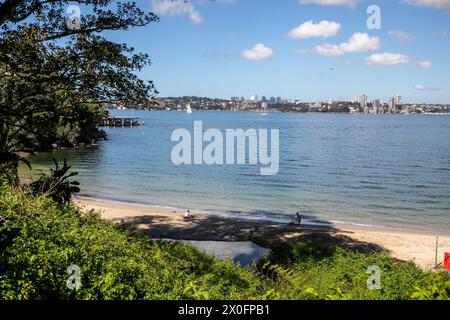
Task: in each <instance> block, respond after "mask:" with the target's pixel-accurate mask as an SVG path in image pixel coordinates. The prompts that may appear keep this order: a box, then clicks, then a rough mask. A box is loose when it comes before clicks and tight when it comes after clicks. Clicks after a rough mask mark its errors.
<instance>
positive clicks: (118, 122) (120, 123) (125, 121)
mask: <svg viewBox="0 0 450 320" xmlns="http://www.w3.org/2000/svg"><path fill="white" fill-rule="evenodd" d="M99 125H100V126H102V127H137V126H140V125H144V121H141V120H139V118H130V117H113V116H109V117H108V118H105V119H104V120H103V121H101V122H100V123H99Z"/></svg>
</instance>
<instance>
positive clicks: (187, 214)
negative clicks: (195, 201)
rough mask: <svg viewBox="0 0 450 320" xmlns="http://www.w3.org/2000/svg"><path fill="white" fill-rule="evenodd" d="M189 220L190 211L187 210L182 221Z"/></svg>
mask: <svg viewBox="0 0 450 320" xmlns="http://www.w3.org/2000/svg"><path fill="white" fill-rule="evenodd" d="M190 218H191V210H189V209H187V210H186V212H185V213H184V219H186V220H189V219H190Z"/></svg>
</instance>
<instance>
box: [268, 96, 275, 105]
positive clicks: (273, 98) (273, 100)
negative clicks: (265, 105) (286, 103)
mask: <svg viewBox="0 0 450 320" xmlns="http://www.w3.org/2000/svg"><path fill="white" fill-rule="evenodd" d="M276 102H277V100H276V99H275V97H270V100H269V103H270V104H275V103H276Z"/></svg>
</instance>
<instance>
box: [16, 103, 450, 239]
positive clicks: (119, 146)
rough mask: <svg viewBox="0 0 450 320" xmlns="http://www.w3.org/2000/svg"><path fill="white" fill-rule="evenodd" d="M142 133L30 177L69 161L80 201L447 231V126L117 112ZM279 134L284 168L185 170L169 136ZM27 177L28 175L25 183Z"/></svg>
mask: <svg viewBox="0 0 450 320" xmlns="http://www.w3.org/2000/svg"><path fill="white" fill-rule="evenodd" d="M114 113H115V114H116V115H118V116H130V117H139V118H140V119H141V120H143V121H144V123H145V125H144V126H139V127H132V128H117V127H116V128H105V131H106V132H107V134H108V137H109V140H107V141H102V142H99V143H98V145H97V146H92V147H85V148H83V149H74V150H57V151H53V152H50V153H39V154H38V155H37V156H35V157H33V158H32V163H33V167H34V169H33V171H34V172H40V171H42V170H45V168H46V167H48V166H49V165H51V164H52V160H51V159H52V158H53V157H55V158H57V159H63V158H67V160H68V161H69V163H70V164H71V165H72V166H73V169H74V170H76V171H78V172H79V176H78V177H77V180H79V181H80V182H81V187H82V195H84V196H91V197H97V198H104V199H110V200H115V201H125V202H135V203H141V204H149V205H161V206H170V207H181V208H191V209H200V210H204V211H207V212H211V213H216V214H223V215H231V216H240V217H247V218H256V219H272V220H281V221H287V219H288V218H289V217H290V216H292V214H293V213H295V212H296V211H298V210H300V211H301V212H303V213H304V214H305V215H306V216H309V217H311V218H310V221H313V220H315V221H319V222H329V223H353V224H361V225H371V226H384V227H393V228H408V229H425V230H439V231H448V230H450V116H445V115H436V116H433V115H409V116H400V115H399V116H396V115H395V116H394V115H379V116H377V115H370V116H364V115H340V114H283V113H270V114H268V115H266V116H263V115H261V114H259V113H237V112H236V113H233V112H194V113H193V114H186V113H185V112H154V111H152V112H150V111H129V110H126V111H114ZM194 121H202V122H203V127H204V128H205V130H206V129H208V128H217V129H219V130H225V129H235V128H242V129H248V128H254V129H279V130H280V146H279V148H280V167H279V172H278V174H276V175H274V176H262V175H260V168H259V167H258V166H248V165H222V166H208V165H181V166H176V165H174V164H173V163H172V161H171V151H172V148H173V147H174V145H175V144H176V143H175V142H171V140H170V138H171V134H172V132H173V130H175V129H178V128H185V129H188V130H192V129H193V123H194ZM29 174H30V172H29V171H27V169H25V168H22V175H29Z"/></svg>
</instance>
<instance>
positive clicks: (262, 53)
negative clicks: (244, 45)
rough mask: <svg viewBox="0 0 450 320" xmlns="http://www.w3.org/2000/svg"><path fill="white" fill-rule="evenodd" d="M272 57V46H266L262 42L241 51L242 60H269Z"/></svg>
mask: <svg viewBox="0 0 450 320" xmlns="http://www.w3.org/2000/svg"><path fill="white" fill-rule="evenodd" d="M272 57H273V50H272V48H269V47H266V46H265V45H263V44H262V43H258V44H256V45H255V46H254V47H253V48H252V49H248V50H244V51H242V52H241V58H242V59H244V60H254V61H258V60H269V59H271V58H272Z"/></svg>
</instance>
